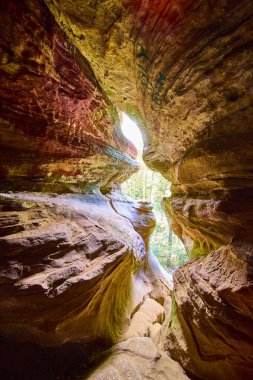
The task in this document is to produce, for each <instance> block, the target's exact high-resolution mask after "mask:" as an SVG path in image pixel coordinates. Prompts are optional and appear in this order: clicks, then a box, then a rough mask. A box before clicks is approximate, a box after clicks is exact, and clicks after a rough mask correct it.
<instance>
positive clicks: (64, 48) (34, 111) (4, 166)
mask: <svg viewBox="0 0 253 380" xmlns="http://www.w3.org/2000/svg"><path fill="white" fill-rule="evenodd" d="M0 48H1V66H0V83H1V85H0V96H1V103H2V106H1V119H0V122H1V130H0V146H1V156H0V159H1V163H0V176H1V188H2V190H3V189H4V190H6V189H16V190H20V189H28V190H37V189H39V190H41V189H42V190H44V191H46V190H49V189H50V190H51V191H53V192H55V191H61V192H63V191H65V192H66V191H80V190H82V189H84V188H85V187H87V186H91V185H92V184H97V185H99V186H107V187H108V186H109V185H110V184H111V183H112V182H113V181H116V182H117V181H118V182H121V181H122V180H124V179H126V178H128V177H129V176H130V174H131V173H133V172H134V171H135V170H137V168H138V165H137V164H136V163H135V162H134V160H133V159H131V157H130V156H129V154H130V155H131V156H132V157H135V155H136V150H135V148H134V147H133V146H132V145H131V144H130V143H127V142H126V140H125V139H124V137H123V136H122V134H121V131H120V127H119V117H118V114H117V111H116V109H115V107H114V106H113V105H112V104H111V103H110V101H109V100H108V99H107V97H106V96H105V95H104V94H103V91H102V90H101V88H100V86H99V84H98V83H97V80H96V78H95V76H94V74H93V72H92V70H91V68H90V65H89V62H87V60H86V59H85V58H84V57H83V56H82V55H81V54H80V53H79V51H78V50H77V49H76V48H75V46H73V45H72V44H71V42H70V41H69V39H68V38H67V37H66V35H65V33H64V32H63V31H62V30H61V29H60V28H59V27H58V25H57V24H56V22H55V21H54V19H53V17H52V15H51V14H50V12H49V11H48V9H47V7H46V6H45V4H43V3H42V2H39V1H36V0H27V1H23V2H19V1H1V40H0Z"/></svg>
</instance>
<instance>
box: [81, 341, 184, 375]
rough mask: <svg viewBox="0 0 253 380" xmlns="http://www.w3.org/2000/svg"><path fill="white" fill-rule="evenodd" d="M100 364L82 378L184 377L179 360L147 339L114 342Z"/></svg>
mask: <svg viewBox="0 0 253 380" xmlns="http://www.w3.org/2000/svg"><path fill="white" fill-rule="evenodd" d="M107 355H108V356H109V357H108V359H106V360H105V361H104V362H103V364H101V365H100V366H98V368H96V369H95V370H94V371H92V373H91V374H90V375H88V376H87V375H86V376H85V377H84V378H83V379H89V380H104V379H114V380H121V379H131V380H141V379H150V380H163V379H168V380H175V379H177V380H185V379H188V377H187V376H186V375H185V374H184V373H183V371H182V368H181V367H180V366H179V364H178V363H176V362H175V361H173V360H172V359H170V358H169V357H168V356H167V355H166V354H165V353H164V352H160V351H159V350H158V349H157V347H156V346H155V344H154V343H153V342H152V339H150V338H132V339H129V340H126V341H125V342H123V343H119V344H117V345H115V346H114V347H113V348H112V349H111V350H110V352H107Z"/></svg>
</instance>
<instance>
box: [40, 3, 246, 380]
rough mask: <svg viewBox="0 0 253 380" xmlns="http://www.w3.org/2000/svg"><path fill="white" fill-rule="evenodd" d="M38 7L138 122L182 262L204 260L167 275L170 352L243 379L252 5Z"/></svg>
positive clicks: (189, 364) (196, 367)
mask: <svg viewBox="0 0 253 380" xmlns="http://www.w3.org/2000/svg"><path fill="white" fill-rule="evenodd" d="M47 4H48V5H49V7H50V9H51V11H52V12H53V14H54V16H55V18H56V20H57V22H58V23H59V25H61V27H62V28H63V29H64V30H65V32H66V34H67V35H68V36H69V38H70V39H71V41H72V42H73V44H74V45H75V46H76V47H77V48H78V49H79V51H80V52H81V54H82V55H83V56H85V57H86V58H87V59H88V60H89V61H90V63H91V66H92V68H93V70H94V73H95V75H96V77H97V79H98V81H99V83H100V84H101V86H102V87H103V89H104V91H105V93H106V94H107V95H108V97H109V98H110V99H111V100H112V101H113V102H114V104H117V105H118V107H120V108H122V109H124V110H125V111H127V112H129V113H130V114H132V115H133V116H135V117H136V118H137V119H138V120H139V123H140V125H141V126H142V128H143V135H144V139H145V150H144V159H145V161H146V163H147V164H148V165H149V166H150V167H151V168H153V169H155V170H159V171H160V172H161V173H162V174H163V175H164V176H165V177H166V178H168V179H169V180H170V181H171V182H172V184H173V185H172V193H173V195H172V197H171V198H170V199H167V200H165V201H164V207H165V209H166V211H167V212H168V214H169V215H170V218H172V219H173V222H172V223H173V228H174V230H175V231H176V233H177V234H178V235H179V236H180V237H181V238H182V240H183V241H184V242H185V245H186V247H187V250H188V252H189V256H190V257H191V258H195V259H196V258H199V257H201V256H205V255H208V254H209V255H210V256H208V257H207V258H206V259H203V262H202V259H200V261H198V262H197V263H192V264H187V266H185V267H182V269H178V271H177V272H176V274H175V304H174V309H175V310H174V313H175V314H174V322H173V323H174V325H175V324H176V323H179V325H180V326H181V327H180V328H181V331H182V333H181V334H179V332H177V331H176V330H175V329H172V331H171V333H170V335H169V338H168V341H169V342H170V343H169V346H170V348H171V350H172V352H173V356H174V357H175V358H177V359H178V360H180V361H181V363H183V365H184V367H185V368H187V369H188V370H189V371H190V372H191V373H193V374H195V375H196V376H200V377H201V378H203V379H206V378H211V379H213V378H214V377H217V376H218V378H220V379H227V376H230V377H231V376H232V377H233V378H240V379H245V378H250V377H252V376H253V360H252V359H253V356H252V353H253V351H252V350H253V348H252V347H253V340H252V335H251V334H250V331H249V326H250V324H252V318H253V315H252V310H250V309H248V308H247V306H246V299H245V298H244V296H243V294H247V297H246V298H247V299H251V300H252V298H253V295H252V261H253V260H252V231H253V225H252V220H253V213H252V211H253V210H252V205H251V203H252V198H253V182H252V172H253V166H252V162H253V160H252V158H253V151H252V139H253V131H252V122H253V107H252V102H253V96H252V95H253V94H252V92H253V90H252V81H253V78H252V64H253V49H252V43H253V4H252V1H249V0H242V1H239V2H238V1H225V0H224V1H203V0H198V1H181V2H178V1H172V0H168V1H155V2H153V1H148V0H146V1H141V2H137V1H130V0H129V1H124V2H123V1H116V0H115V1H104V2H102V3H100V2H99V3H98V2H97V3H93V2H92V3H91V2H85V3H83V2H79V6H80V8H79V7H74V8H73V3H72V1H68V0H65V1H61V2H57V1H53V0H47ZM88 15H92V17H87V16H88ZM102 20H104V21H103V22H102ZM101 62H103V64H101ZM219 247H222V248H221V251H220V250H219ZM231 250H232V251H231ZM211 252H212V253H211ZM231 252H233V253H231ZM242 252H243V254H242ZM236 258H237V259H236ZM237 260H238V261H237ZM207 263H208V264H207ZM239 263H240V264H239ZM198 265H200V266H201V265H203V268H206V270H208V273H205V270H204V269H203V270H202V271H201V273H199V272H198V271H197V269H196V268H198ZM238 266H239V267H240V270H239V272H237V269H236V268H238ZM224 268H226V271H225V272H224ZM195 272H196V274H195ZM197 273H199V274H198V275H197ZM214 278H215V280H214ZM238 278H239V279H238ZM214 282H215V284H214ZM223 288H225V289H227V290H226V291H225V290H223V292H222V294H220V293H221V289H223ZM189 292H190V295H191V296H190V295H189ZM194 294H195V295H194ZM229 294H231V296H229ZM232 294H233V297H232ZM227 297H228V298H229V299H227ZM233 302H234V303H233ZM203 304H204V305H203ZM246 309H247V311H246ZM216 313H217V314H218V315H219V316H220V319H219V318H217V314H216ZM176 318H177V322H176ZM201 321H203V322H201ZM235 321H236V326H234V324H235ZM192 324H194V326H195V329H197V330H198V333H197V332H196V331H195V329H193V327H191V325H192ZM232 325H233V327H232ZM210 326H212V328H210ZM246 326H248V327H246ZM233 328H234V329H236V331H235V330H233ZM205 335H207V336H208V340H209V341H210V343H209V344H208V347H206V341H205V340H204V338H203V336H205ZM180 342H181V343H180ZM193 342H194V344H193ZM193 347H197V349H194V348H193ZM246 351H247V355H246V354H245V352H246ZM242 353H243V354H242ZM186 356H188V360H186V359H185V357H186Z"/></svg>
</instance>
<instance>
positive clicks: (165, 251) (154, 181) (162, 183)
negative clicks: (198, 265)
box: [121, 112, 188, 269]
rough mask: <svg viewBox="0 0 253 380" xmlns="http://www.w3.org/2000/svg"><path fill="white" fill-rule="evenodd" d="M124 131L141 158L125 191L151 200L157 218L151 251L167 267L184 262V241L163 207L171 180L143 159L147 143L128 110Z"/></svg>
mask: <svg viewBox="0 0 253 380" xmlns="http://www.w3.org/2000/svg"><path fill="white" fill-rule="evenodd" d="M121 130H122V133H123V134H124V136H125V137H126V138H127V139H128V140H129V141H131V142H132V143H133V144H134V146H135V147H136V149H137V151H138V156H137V160H138V162H139V163H140V166H141V167H140V170H139V172H138V173H135V174H133V175H132V176H131V177H130V178H129V179H128V180H127V181H126V182H124V183H123V184H122V186H121V188H122V191H123V193H124V194H126V195H128V196H130V197H132V198H134V199H137V200H145V201H150V202H151V204H152V206H153V212H154V214H155V217H156V227H155V230H154V232H153V234H152V235H151V241H150V247H151V251H152V252H153V253H154V254H155V256H156V257H157V258H158V260H159V262H160V263H161V265H162V266H163V267H164V268H165V269H167V268H170V267H172V266H174V265H180V264H182V263H183V262H184V261H185V260H187V258H188V257H187V254H186V252H185V248H184V245H183V243H182V242H181V240H180V239H179V238H178V237H177V236H176V235H175V234H174V233H173V231H172V229H171V228H170V222H169V221H168V220H167V218H166V215H165V213H164V211H163V209H162V206H161V201H162V198H163V197H169V196H170V195H171V192H170V183H169V182H168V181H167V180H166V179H165V178H164V177H163V176H162V175H161V174H160V173H158V172H154V171H152V170H150V169H149V168H148V167H147V165H146V164H145V162H144V161H143V159H142V152H143V146H144V144H143V138H142V134H141V131H140V129H139V127H138V126H137V124H136V123H135V122H134V121H133V120H131V119H130V118H129V117H128V116H127V115H126V114H125V113H124V112H122V124H121Z"/></svg>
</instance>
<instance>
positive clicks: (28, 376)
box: [0, 337, 110, 380]
mask: <svg viewBox="0 0 253 380" xmlns="http://www.w3.org/2000/svg"><path fill="white" fill-rule="evenodd" d="M109 346H110V345H109V343H108V342H105V341H101V340H97V341H93V342H92V343H87V344H81V343H66V344H64V345H62V346H60V347H40V346H39V345H37V344H34V343H29V342H25V343H21V342H16V341H15V340H12V339H8V338H3V337H1V338H0V378H1V379H3V380H69V379H79V378H83V374H84V372H86V369H87V367H88V360H89V358H90V357H92V356H96V355H98V354H99V353H100V352H101V351H105V350H107V349H108V347H109Z"/></svg>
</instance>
